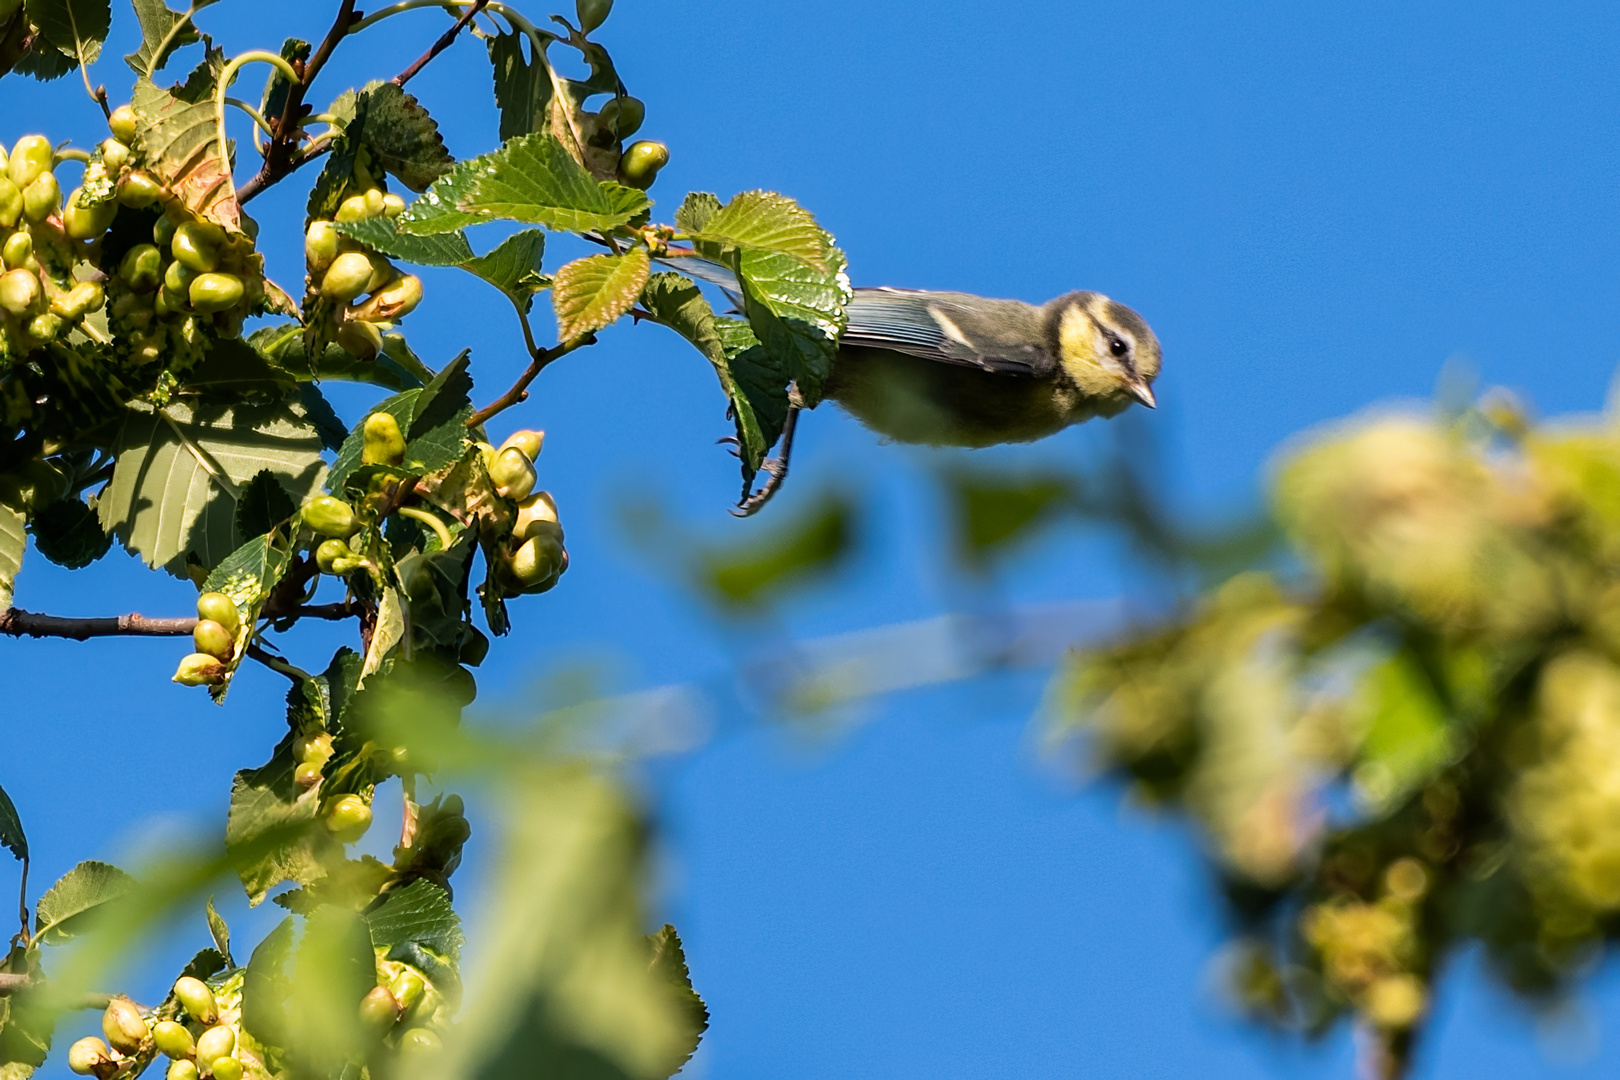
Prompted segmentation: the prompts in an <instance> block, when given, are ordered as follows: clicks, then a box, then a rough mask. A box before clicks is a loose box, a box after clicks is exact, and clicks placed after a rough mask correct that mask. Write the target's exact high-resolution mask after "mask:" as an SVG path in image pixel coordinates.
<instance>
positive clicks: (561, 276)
mask: <svg viewBox="0 0 1620 1080" xmlns="http://www.w3.org/2000/svg"><path fill="white" fill-rule="evenodd" d="M651 268H652V262H651V260H649V259H648V257H647V251H646V249H645V248H639V247H638V248H632V249H631V250H630V251H628V252H626V253H625V254H623V255H591V256H589V257H587V258H584V259H576V260H575V261H573V262H571V263H569V264H568V265H567V266H564V267H563V268H562V269H561V270H558V271H557V279H556V281H554V282H553V283H552V287H551V302H552V304H553V306H555V308H556V309H557V340H558V341H567V340H569V339H570V338H574V337H578V336H579V335H581V334H588V333H591V332H592V331H593V330H600V329H602V327H604V326H607V325H608V324H610V323H612V322H614V321H615V320H617V319H618V318H619V316H621V315H623V314H624V313H625V312H627V311H629V310H630V309H631V308H632V307H634V306H635V303H636V297H638V296H640V295H641V287H642V286H643V285H645V284H646V283H647V274H648V272H649V271H650V270H651Z"/></svg>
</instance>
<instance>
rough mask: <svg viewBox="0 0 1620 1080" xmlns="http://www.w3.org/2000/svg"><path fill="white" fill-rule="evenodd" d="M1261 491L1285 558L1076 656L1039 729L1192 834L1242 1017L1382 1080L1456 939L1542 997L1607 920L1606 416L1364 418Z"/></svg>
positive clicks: (1618, 514)
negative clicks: (1201, 846)
mask: <svg viewBox="0 0 1620 1080" xmlns="http://www.w3.org/2000/svg"><path fill="white" fill-rule="evenodd" d="M1271 487H1272V499H1271V507H1272V513H1273V515H1274V517H1275V520H1276V522H1277V524H1278V525H1279V526H1280V527H1281V529H1282V530H1283V532H1284V533H1285V534H1286V536H1287V537H1288V539H1289V540H1290V541H1291V543H1292V546H1293V550H1294V551H1295V553H1296V554H1297V560H1296V561H1293V562H1290V563H1288V564H1286V565H1277V564H1274V565H1272V566H1271V567H1270V568H1269V569H1256V570H1251V571H1248V572H1243V573H1239V574H1236V575H1234V576H1232V577H1230V578H1228V579H1226V580H1225V581H1223V582H1221V583H1219V584H1218V585H1216V586H1214V587H1212V588H1210V589H1208V590H1207V591H1204V592H1203V593H1201V594H1200V595H1198V596H1197V597H1196V598H1195V599H1193V600H1191V601H1190V602H1188V603H1186V604H1185V605H1184V609H1183V610H1182V611H1180V612H1179V613H1178V614H1176V615H1175V616H1173V617H1172V618H1170V619H1168V620H1167V621H1165V622H1164V623H1162V624H1161V625H1158V626H1156V627H1152V628H1148V629H1143V630H1138V631H1134V632H1131V633H1128V634H1125V635H1122V636H1121V637H1120V638H1119V639H1118V640H1115V641H1113V642H1110V643H1109V644H1107V645H1105V646H1103V647H1100V648H1093V649H1087V650H1084V651H1080V652H1077V653H1076V654H1074V655H1073V656H1072V658H1071V659H1070V661H1069V662H1068V663H1067V664H1066V665H1065V666H1064V669H1063V670H1062V671H1061V673H1060V674H1059V676H1058V678H1057V681H1056V684H1055V687H1054V694H1053V701H1052V708H1051V713H1050V718H1049V724H1050V726H1049V733H1050V735H1051V737H1052V739H1053V740H1054V741H1055V742H1056V743H1058V744H1059V745H1066V744H1067V743H1068V742H1069V741H1071V740H1070V737H1071V736H1075V735H1083V736H1084V738H1082V739H1080V740H1079V745H1081V746H1083V748H1084V752H1085V753H1086V754H1087V755H1088V756H1089V757H1090V759H1091V760H1092V761H1093V762H1094V764H1095V766H1096V767H1100V768H1101V769H1103V770H1105V771H1107V772H1108V773H1109V774H1111V775H1115V776H1118V777H1120V778H1122V779H1123V780H1124V781H1125V782H1126V783H1127V784H1128V786H1129V788H1130V791H1131V793H1132V795H1133V797H1134V798H1136V799H1138V800H1140V801H1142V802H1145V803H1147V804H1150V805H1158V806H1162V807H1166V808H1170V809H1174V810H1178V811H1180V812H1184V813H1186V814H1187V815H1189V816H1190V817H1191V818H1192V819H1193V820H1194V821H1196V822H1197V823H1198V825H1199V826H1200V827H1201V828H1202V830H1203V831H1204V832H1205V833H1206V835H1207V836H1208V838H1209V851H1210V856H1211V858H1212V860H1213V863H1214V866H1215V868H1216V871H1217V873H1218V874H1219V875H1220V878H1221V881H1222V884H1223V888H1224V892H1225V895H1226V897H1227V899H1228V901H1229V903H1228V908H1229V911H1230V913H1231V915H1232V918H1233V925H1234V928H1235V930H1234V932H1235V935H1236V936H1235V939H1234V942H1233V946H1232V949H1231V950H1230V953H1229V957H1228V960H1229V962H1228V964H1227V972H1228V975H1229V976H1230V979H1229V982H1230V985H1231V988H1232V990H1233V991H1234V993H1235V994H1236V995H1237V997H1238V998H1239V1000H1240V1001H1242V1002H1243V1004H1244V1005H1245V1006H1246V1007H1247V1008H1248V1009H1249V1010H1250V1011H1251V1012H1252V1013H1253V1014H1254V1015H1255V1016H1256V1017H1258V1018H1261V1019H1264V1020H1266V1021H1268V1022H1271V1023H1275V1024H1278V1025H1282V1026H1284V1027H1288V1028H1291V1029H1297V1030H1301V1031H1305V1032H1309V1033H1320V1032H1323V1031H1325V1030H1327V1029H1328V1028H1329V1027H1330V1026H1331V1025H1332V1024H1333V1022H1334V1021H1335V1020H1336V1019H1338V1018H1339V1017H1341V1016H1345V1015H1350V1016H1353V1017H1354V1018H1355V1019H1356V1020H1357V1021H1358V1022H1359V1023H1360V1024H1361V1025H1362V1026H1364V1027H1365V1028H1366V1029H1367V1030H1368V1031H1370V1032H1372V1033H1373V1034H1374V1035H1375V1036H1376V1038H1375V1039H1374V1040H1373V1045H1374V1046H1375V1048H1376V1051H1375V1054H1374V1058H1375V1060H1374V1062H1373V1064H1374V1066H1375V1071H1377V1072H1379V1073H1380V1074H1382V1075H1386V1076H1395V1075H1399V1074H1400V1073H1401V1072H1403V1071H1404V1069H1405V1067H1406V1064H1407V1062H1408V1060H1409V1057H1410V1051H1411V1046H1412V1042H1413V1039H1414V1038H1415V1036H1416V1035H1417V1034H1418V1033H1419V1032H1420V1031H1421V1029H1422V1026H1423V1023H1424V1020H1425V1017H1426V1014H1427V1011H1428V1006H1429V1002H1430V1000H1431V997H1432V984H1433V980H1434V979H1435V978H1436V976H1437V974H1438V973H1439V971H1440V970H1441V969H1442V968H1443V966H1444V963H1445V961H1446V959H1447V958H1448V957H1450V956H1452V955H1453V954H1454V953H1455V952H1456V951H1457V950H1459V949H1461V948H1464V947H1466V946H1468V945H1470V944H1471V943H1478V944H1480V945H1481V946H1483V948H1484V950H1485V955H1486V956H1487V958H1488V961H1489V968H1490V970H1491V971H1492V972H1493V973H1494V974H1495V976H1496V977H1497V978H1499V979H1500V980H1501V981H1502V982H1503V983H1504V984H1505V985H1507V986H1508V987H1510V988H1511V989H1512V990H1513V991H1515V992H1516V993H1518V994H1519V995H1521V996H1523V997H1524V998H1525V999H1526V1000H1527V1001H1529V1002H1532V1003H1540V1004H1543V1005H1548V1004H1551V1003H1554V1002H1556V1001H1557V1000H1558V999H1559V998H1560V997H1561V996H1563V995H1566V994H1567V993H1568V992H1569V991H1570V990H1571V989H1572V987H1573V985H1574V983H1575V981H1576V980H1577V979H1578V977H1579V976H1580V975H1582V974H1583V973H1585V972H1588V971H1590V970H1591V967H1592V963H1593V961H1594V960H1595V958H1596V957H1598V956H1600V955H1601V954H1602V953H1603V951H1604V947H1605V945H1606V943H1607V941H1608V940H1609V938H1610V937H1611V936H1612V935H1613V933H1614V932H1615V928H1616V927H1617V925H1620V924H1617V923H1616V921H1615V919H1614V915H1615V914H1616V912H1617V911H1620V771H1616V766H1615V764H1614V763H1615V761H1616V760H1617V754H1616V752H1615V751H1616V750H1620V426H1617V424H1616V421H1615V418H1614V417H1612V416H1611V417H1604V418H1602V419H1601V420H1596V421H1587V422H1581V423H1569V424H1558V425H1554V424H1543V425H1532V424H1530V423H1529V422H1528V421H1527V420H1526V419H1525V418H1524V417H1523V416H1522V415H1521V414H1520V412H1519V411H1518V410H1516V409H1515V408H1514V407H1513V406H1512V404H1511V402H1510V401H1509V400H1508V399H1506V398H1504V397H1502V396H1499V395H1498V396H1494V397H1489V398H1486V399H1484V400H1483V401H1482V402H1481V403H1480V404H1479V405H1478V406H1475V407H1469V408H1467V409H1465V410H1462V411H1460V412H1457V413H1454V414H1452V415H1444V416H1439V417H1431V416H1424V415H1419V414H1416V413H1404V412H1381V413H1369V414H1366V415H1362V416H1358V417H1355V418H1353V419H1351V420H1349V421H1347V422H1345V423H1342V424H1339V425H1336V426H1333V427H1330V428H1328V429H1325V430H1322V431H1318V432H1315V433H1313V434H1311V435H1309V436H1307V437H1305V438H1303V439H1301V440H1300V441H1299V442H1297V443H1296V444H1295V445H1293V446H1292V447H1291V448H1289V449H1288V450H1287V451H1286V452H1285V453H1284V454H1283V455H1282V456H1281V458H1280V460H1279V462H1278V464H1277V467H1276V469H1275V473H1274V476H1273V482H1272V485H1271Z"/></svg>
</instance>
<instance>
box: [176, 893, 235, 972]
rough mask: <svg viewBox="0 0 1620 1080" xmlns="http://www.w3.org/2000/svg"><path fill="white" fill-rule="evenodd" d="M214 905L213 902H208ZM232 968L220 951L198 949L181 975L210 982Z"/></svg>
mask: <svg viewBox="0 0 1620 1080" xmlns="http://www.w3.org/2000/svg"><path fill="white" fill-rule="evenodd" d="M208 903H209V905H210V906H212V905H213V900H212V899H210V900H209V901H208ZM227 967H230V961H229V960H227V959H226V957H225V954H224V953H222V952H220V951H219V950H218V949H198V950H197V952H196V955H194V956H193V957H192V958H191V959H190V960H189V961H187V963H186V966H185V967H183V968H181V969H180V974H181V975H190V976H191V977H192V978H193V979H201V980H203V981H204V982H206V981H208V980H209V979H210V978H212V977H213V976H215V975H217V974H219V973H220V972H221V971H224V970H225V969H226V968H227Z"/></svg>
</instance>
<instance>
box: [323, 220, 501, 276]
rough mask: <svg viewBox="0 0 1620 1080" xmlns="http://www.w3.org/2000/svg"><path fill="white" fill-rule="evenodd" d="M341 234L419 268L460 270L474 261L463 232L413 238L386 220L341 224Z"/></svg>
mask: <svg viewBox="0 0 1620 1080" xmlns="http://www.w3.org/2000/svg"><path fill="white" fill-rule="evenodd" d="M337 231H338V232H340V233H342V234H343V235H344V236H347V237H349V238H350V239H351V240H357V241H359V242H360V243H362V244H364V245H366V247H368V248H371V249H372V250H373V251H378V252H381V253H382V254H384V255H386V256H388V257H389V258H390V259H400V260H403V261H405V262H408V263H415V264H416V265H418V266H460V265H461V264H462V263H465V262H467V261H468V260H470V259H472V258H473V251H472V248H470V247H468V246H467V238H466V237H465V236H463V235H462V234H461V233H459V232H449V233H436V234H434V235H432V236H413V235H411V234H410V233H402V232H400V231H399V230H398V229H397V228H395V226H394V222H393V219H391V218H386V217H374V218H365V219H363V220H361V221H340V222H338V223H337Z"/></svg>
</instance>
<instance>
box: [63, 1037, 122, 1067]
mask: <svg viewBox="0 0 1620 1080" xmlns="http://www.w3.org/2000/svg"><path fill="white" fill-rule="evenodd" d="M111 1061H112V1051H111V1050H108V1049H107V1044H106V1043H104V1042H102V1041H101V1040H100V1039H98V1038H96V1037H95V1036H94V1035H86V1036H85V1037H84V1038H82V1039H80V1040H79V1041H78V1042H76V1043H74V1044H73V1045H72V1046H70V1047H68V1068H69V1069H72V1070H73V1071H74V1072H76V1073H78V1074H79V1075H80V1076H91V1075H94V1074H95V1073H97V1072H101V1071H104V1070H105V1068H106V1066H107V1065H108V1064H109V1063H111Z"/></svg>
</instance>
